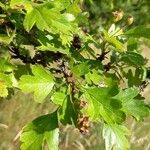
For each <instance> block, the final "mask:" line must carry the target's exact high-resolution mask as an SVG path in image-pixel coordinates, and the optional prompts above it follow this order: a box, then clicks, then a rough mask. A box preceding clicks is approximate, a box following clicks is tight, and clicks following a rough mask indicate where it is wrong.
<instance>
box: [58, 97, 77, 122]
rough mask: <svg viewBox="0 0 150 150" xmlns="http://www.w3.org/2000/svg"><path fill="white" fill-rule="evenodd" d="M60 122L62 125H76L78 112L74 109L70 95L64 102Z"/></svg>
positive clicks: (60, 111) (60, 110)
mask: <svg viewBox="0 0 150 150" xmlns="http://www.w3.org/2000/svg"><path fill="white" fill-rule="evenodd" d="M58 113H59V120H60V122H61V123H62V124H64V125H66V124H71V125H72V124H76V121H77V117H78V116H77V111H76V110H75V108H74V104H73V103H72V101H71V98H70V97H69V95H67V96H66V98H65V100H64V101H63V104H62V107H61V108H60V109H59V112H58Z"/></svg>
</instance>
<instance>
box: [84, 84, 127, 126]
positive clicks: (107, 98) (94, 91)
mask: <svg viewBox="0 0 150 150" xmlns="http://www.w3.org/2000/svg"><path fill="white" fill-rule="evenodd" d="M116 92H117V89H116V88H114V87H113V88H88V89H87V90H86V92H85V93H84V95H83V99H84V100H86V101H87V107H85V108H84V109H83V112H84V113H85V114H87V115H88V116H90V118H91V119H92V120H94V121H95V120H99V119H100V118H101V117H102V118H103V119H104V120H105V122H107V123H109V124H111V123H120V122H122V121H123V120H124V119H125V115H124V113H123V112H122V111H121V110H120V109H121V108H122V105H121V103H120V102H119V101H118V100H117V99H112V98H111V97H112V95H115V93H116Z"/></svg>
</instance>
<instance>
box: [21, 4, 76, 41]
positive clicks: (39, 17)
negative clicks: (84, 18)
mask: <svg viewBox="0 0 150 150" xmlns="http://www.w3.org/2000/svg"><path fill="white" fill-rule="evenodd" d="M54 4H55V2H47V3H44V4H39V5H36V6H33V8H32V10H31V11H28V12H27V14H26V16H25V19H24V23H23V24H24V27H25V29H26V30H27V31H28V32H29V31H30V30H31V29H32V27H33V26H34V25H35V24H36V26H37V28H38V29H39V30H41V31H44V30H46V31H48V32H50V33H53V34H60V35H61V36H60V38H61V39H62V40H63V41H64V39H66V40H67V38H68V39H69V41H68V40H67V41H68V43H70V41H71V38H72V36H71V35H72V33H71V32H75V31H76V30H78V28H77V26H76V24H75V23H74V22H73V20H74V16H73V15H72V14H69V13H61V12H60V10H59V9H58V8H57V7H55V5H54ZM63 35H64V36H63ZM65 43H66V42H65Z"/></svg>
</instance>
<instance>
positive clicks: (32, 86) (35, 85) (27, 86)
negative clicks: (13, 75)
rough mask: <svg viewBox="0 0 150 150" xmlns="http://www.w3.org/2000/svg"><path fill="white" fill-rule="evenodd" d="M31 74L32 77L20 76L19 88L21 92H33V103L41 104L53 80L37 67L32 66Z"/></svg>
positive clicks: (49, 90)
mask: <svg viewBox="0 0 150 150" xmlns="http://www.w3.org/2000/svg"><path fill="white" fill-rule="evenodd" d="M32 73H33V76H32V75H23V76H21V78H20V81H19V88H20V89H21V90H22V91H23V92H29V93H30V92H33V93H34V99H35V101H36V102H39V103H42V102H43V100H44V99H45V98H46V97H47V96H48V94H49V93H50V92H51V90H52V88H53V86H54V78H53V76H52V74H50V73H49V72H47V71H46V70H45V69H44V68H42V67H41V66H39V65H35V66H32Z"/></svg>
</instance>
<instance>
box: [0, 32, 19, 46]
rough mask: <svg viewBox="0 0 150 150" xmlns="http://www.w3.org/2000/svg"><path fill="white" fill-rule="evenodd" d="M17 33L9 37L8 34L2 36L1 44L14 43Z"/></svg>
mask: <svg viewBox="0 0 150 150" xmlns="http://www.w3.org/2000/svg"><path fill="white" fill-rule="evenodd" d="M15 35H16V34H15V31H13V33H11V34H10V35H9V36H8V35H6V34H0V43H2V44H5V45H8V44H10V42H12V40H13V38H14V37H15Z"/></svg>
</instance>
